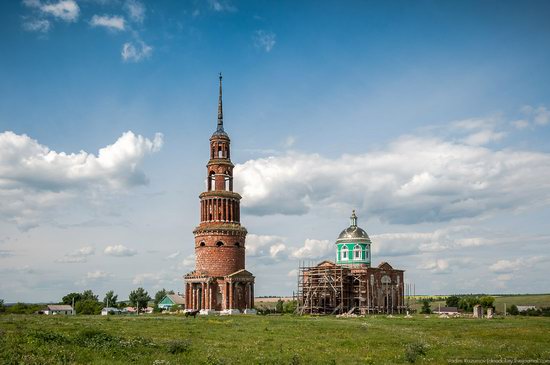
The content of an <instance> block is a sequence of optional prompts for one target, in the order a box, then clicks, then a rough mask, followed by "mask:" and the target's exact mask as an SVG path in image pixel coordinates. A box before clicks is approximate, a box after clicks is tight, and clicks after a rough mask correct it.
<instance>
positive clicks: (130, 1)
mask: <svg viewBox="0 0 550 365" xmlns="http://www.w3.org/2000/svg"><path fill="white" fill-rule="evenodd" d="M124 8H125V10H126V12H127V13H128V16H129V17H130V19H131V20H133V21H134V22H136V23H143V19H145V6H144V5H143V3H141V2H139V1H137V0H127V1H126V2H125V3H124Z"/></svg>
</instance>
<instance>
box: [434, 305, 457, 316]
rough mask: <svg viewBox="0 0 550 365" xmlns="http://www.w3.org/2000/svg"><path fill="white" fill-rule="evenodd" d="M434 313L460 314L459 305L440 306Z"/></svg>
mask: <svg viewBox="0 0 550 365" xmlns="http://www.w3.org/2000/svg"><path fill="white" fill-rule="evenodd" d="M434 313H436V314H447V315H450V316H453V315H457V314H458V308H457V307H440V308H438V309H437V310H435V311H434Z"/></svg>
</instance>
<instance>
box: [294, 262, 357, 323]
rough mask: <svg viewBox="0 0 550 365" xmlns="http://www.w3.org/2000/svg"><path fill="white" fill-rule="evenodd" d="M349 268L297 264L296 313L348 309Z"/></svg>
mask: <svg viewBox="0 0 550 365" xmlns="http://www.w3.org/2000/svg"><path fill="white" fill-rule="evenodd" d="M348 274H349V269H347V268H344V267H341V266H336V267H324V266H304V265H303V263H300V265H299V272H298V309H297V310H298V313H299V314H336V313H339V314H341V313H344V312H346V311H348V310H349V293H348V292H347V290H348V289H349V285H348V283H347V280H348V279H349V276H348Z"/></svg>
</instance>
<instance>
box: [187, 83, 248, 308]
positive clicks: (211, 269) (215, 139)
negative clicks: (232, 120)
mask: <svg viewBox="0 0 550 365" xmlns="http://www.w3.org/2000/svg"><path fill="white" fill-rule="evenodd" d="M221 91H222V90H221V76H220V98H219V104H218V128H217V130H216V131H215V132H214V134H213V135H212V137H211V138H210V160H209V161H208V164H207V165H206V168H207V175H206V188H207V191H205V192H203V193H202V194H201V195H200V196H199V198H200V224H199V226H198V227H197V228H195V230H194V231H193V233H194V235H195V260H196V261H195V271H193V272H191V273H189V274H187V275H186V276H185V281H186V284H185V285H186V287H185V303H186V308H187V309H193V310H198V309H203V310H218V311H220V310H226V309H239V310H243V309H247V308H252V307H253V305H254V276H252V274H251V273H250V272H248V271H246V270H245V239H246V233H247V232H246V229H245V228H244V227H243V226H241V224H240V200H241V196H240V195H239V194H238V193H235V192H233V167H234V165H233V163H232V162H231V158H230V157H231V149H230V139H229V136H228V135H227V133H226V132H225V131H224V129H223V109H222V98H221V96H222V94H221Z"/></svg>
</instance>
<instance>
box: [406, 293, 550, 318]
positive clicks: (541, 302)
mask: <svg viewBox="0 0 550 365" xmlns="http://www.w3.org/2000/svg"><path fill="white" fill-rule="evenodd" d="M492 296H493V297H494V298H495V303H494V305H495V308H496V310H497V312H499V313H503V312H504V303H506V306H507V308H510V306H511V305H512V304H515V305H534V306H536V307H537V308H541V307H550V294H525V295H492ZM432 297H445V296H439V295H436V296H432ZM424 298H430V296H419V295H417V296H416V297H415V299H416V300H422V299H424ZM410 305H411V308H413V309H416V310H420V308H421V307H422V303H421V302H413V301H412V299H411V303H410ZM439 305H441V306H442V307H444V306H445V301H444V300H442V301H434V302H431V303H430V306H431V308H432V310H436V309H437V308H438V306H439Z"/></svg>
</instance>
